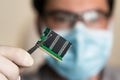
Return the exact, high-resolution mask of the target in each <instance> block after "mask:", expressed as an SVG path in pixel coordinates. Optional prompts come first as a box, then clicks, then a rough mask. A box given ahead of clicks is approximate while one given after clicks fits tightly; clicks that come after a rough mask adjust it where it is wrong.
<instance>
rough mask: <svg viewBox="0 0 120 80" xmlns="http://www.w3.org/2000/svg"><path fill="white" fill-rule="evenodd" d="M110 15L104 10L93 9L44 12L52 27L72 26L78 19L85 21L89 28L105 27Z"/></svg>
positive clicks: (46, 21)
mask: <svg viewBox="0 0 120 80" xmlns="http://www.w3.org/2000/svg"><path fill="white" fill-rule="evenodd" d="M108 17H109V15H108V14H107V13H105V12H103V11H99V10H92V11H87V12H84V13H81V14H75V13H71V12H67V11H50V12H46V13H45V14H44V21H45V23H46V24H47V25H48V26H50V27H51V28H59V29H60V28H70V27H73V26H74V25H75V23H76V22H77V21H80V22H83V23H84V24H85V25H86V26H87V27H89V28H101V29H103V28H105V27H106V26H105V25H106V23H107V21H108Z"/></svg>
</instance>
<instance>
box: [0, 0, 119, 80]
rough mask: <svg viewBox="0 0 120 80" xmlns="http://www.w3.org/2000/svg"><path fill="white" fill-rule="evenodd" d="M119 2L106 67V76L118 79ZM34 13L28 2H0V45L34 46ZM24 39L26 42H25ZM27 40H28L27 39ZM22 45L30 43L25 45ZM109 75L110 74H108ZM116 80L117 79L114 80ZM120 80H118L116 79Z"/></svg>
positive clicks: (27, 0)
mask: <svg viewBox="0 0 120 80" xmlns="http://www.w3.org/2000/svg"><path fill="white" fill-rule="evenodd" d="M119 4H120V0H116V5H115V10H114V22H115V24H114V33H115V36H114V38H115V39H114V46H113V50H112V55H111V57H110V59H109V62H108V65H107V67H106V68H107V71H106V74H108V76H109V75H111V74H112V73H115V74H114V76H115V77H116V78H119V76H120V31H119V30H120V26H119V25H120V22H119V20H120V15H119V14H120V5H119ZM35 17H36V15H35V13H34V11H33V9H32V6H31V1H30V0H0V45H8V46H14V47H21V48H23V49H28V48H29V47H27V46H29V45H32V44H34V42H35V41H36V39H37V38H36V39H34V40H33V37H34V35H33V34H32V33H33V31H31V30H30V29H32V28H33V27H34V26H35ZM28 33H30V34H31V36H30V37H32V38H31V39H32V40H30V41H31V42H30V41H29V40H28V41H27V42H26V40H27V38H28V37H26V34H28ZM25 39H26V40H25ZM28 39H29V38H28ZM23 43H26V44H27V43H30V44H29V45H25V44H23ZM110 73H111V74H110ZM114 80H117V79H114ZM118 80H120V78H119V79H118Z"/></svg>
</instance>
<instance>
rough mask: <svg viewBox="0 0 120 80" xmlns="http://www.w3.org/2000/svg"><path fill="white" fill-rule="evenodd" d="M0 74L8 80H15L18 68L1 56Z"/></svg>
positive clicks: (17, 75)
mask: <svg viewBox="0 0 120 80" xmlns="http://www.w3.org/2000/svg"><path fill="white" fill-rule="evenodd" d="M0 72H1V73H2V74H3V75H4V76H6V78H7V79H8V80H17V79H18V77H19V68H18V67H17V65H15V64H14V63H12V62H11V61H9V60H8V59H6V58H5V57H2V56H0ZM1 76H2V75H1ZM2 78H5V77H2ZM0 80H1V79H0Z"/></svg>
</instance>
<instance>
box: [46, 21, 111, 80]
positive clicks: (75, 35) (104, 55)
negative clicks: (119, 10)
mask: <svg viewBox="0 0 120 80" xmlns="http://www.w3.org/2000/svg"><path fill="white" fill-rule="evenodd" d="M56 32H57V33H58V34H60V35H61V36H63V37H64V38H65V39H67V40H68V41H70V42H71V43H72V47H71V48H70V49H69V51H68V53H67V54H66V55H65V57H64V58H63V62H61V63H59V62H57V61H55V60H53V59H52V58H50V57H47V60H48V63H49V64H50V66H51V67H53V69H55V70H56V71H57V72H58V74H60V75H61V76H63V77H66V78H68V79H69V80H87V79H88V78H90V77H92V76H95V75H97V74H98V73H99V72H100V71H101V70H102V69H103V68H104V66H105V64H106V62H107V60H108V58H109V55H110V53H111V48H112V43H113V31H112V29H111V27H109V29H108V30H97V29H89V28H87V27H86V26H85V25H84V24H82V23H76V25H75V26H74V28H73V29H72V30H71V31H56Z"/></svg>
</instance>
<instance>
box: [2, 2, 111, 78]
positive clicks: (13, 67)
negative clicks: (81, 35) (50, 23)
mask: <svg viewBox="0 0 120 80" xmlns="http://www.w3.org/2000/svg"><path fill="white" fill-rule="evenodd" d="M48 3H49V4H47V6H46V8H45V9H46V11H50V10H58V9H59V10H66V11H69V12H73V13H77V14H79V13H82V12H85V11H88V10H93V9H100V10H103V11H105V12H108V11H109V9H108V6H107V3H106V0H49V2H48ZM108 22H109V20H108ZM108 22H106V23H105V24H103V27H106V26H107V25H108ZM53 28H55V27H53ZM13 54H14V56H13ZM33 63H34V61H33V59H32V57H31V56H30V55H29V53H27V52H26V51H24V50H22V49H19V48H13V47H7V46H0V80H20V78H19V74H20V72H21V68H26V67H31V66H32V65H33ZM98 77H99V76H98V75H95V76H93V77H91V78H90V80H98Z"/></svg>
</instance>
